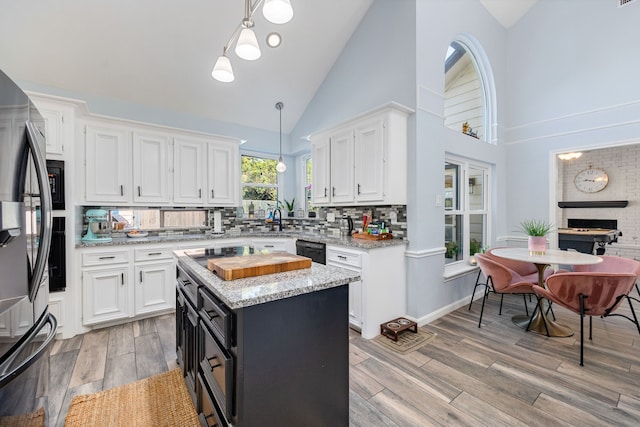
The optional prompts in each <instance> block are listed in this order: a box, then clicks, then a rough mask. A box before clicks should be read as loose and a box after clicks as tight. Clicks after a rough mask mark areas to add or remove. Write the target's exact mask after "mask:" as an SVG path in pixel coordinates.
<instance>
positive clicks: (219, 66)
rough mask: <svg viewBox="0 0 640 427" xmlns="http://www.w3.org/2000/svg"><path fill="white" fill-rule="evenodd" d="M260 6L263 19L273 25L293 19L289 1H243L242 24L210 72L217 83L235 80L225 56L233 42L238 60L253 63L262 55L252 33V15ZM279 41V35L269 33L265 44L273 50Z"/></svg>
mask: <svg viewBox="0 0 640 427" xmlns="http://www.w3.org/2000/svg"><path fill="white" fill-rule="evenodd" d="M263 4H264V5H263ZM261 5H263V7H262V14H263V15H264V17H265V18H266V19H267V20H268V21H269V22H272V23H274V24H285V23H287V22H289V21H290V20H291V18H292V17H293V8H292V7H291V0H255V2H254V3H253V5H252V4H251V0H245V2H244V17H243V19H242V22H240V25H238V26H237V27H236V29H235V30H234V31H233V33H232V34H231V37H230V38H229V41H228V42H227V44H226V45H225V46H224V48H223V49H222V55H220V56H219V57H218V59H217V60H216V64H215V65H214V67H213V70H212V71H211V76H212V77H213V78H214V79H216V80H218V81H219V82H223V83H229V82H232V81H234V80H235V75H234V73H233V68H232V66H231V61H230V60H229V57H228V56H227V52H228V51H229V49H230V48H231V46H232V45H233V43H234V42H235V41H237V43H236V48H235V52H236V55H238V56H239V57H240V58H242V59H245V60H247V61H254V60H256V59H258V58H260V56H261V55H262V52H261V51H260V45H259V44H258V39H257V38H256V34H255V32H254V31H253V26H254V22H253V14H254V13H255V12H256V11H257V10H258V8H259V7H260V6H261ZM281 39H282V38H281V36H280V34H278V33H270V34H269V35H268V36H267V40H268V41H267V43H268V45H269V46H270V47H272V48H275V47H278V46H279V45H280V41H281Z"/></svg>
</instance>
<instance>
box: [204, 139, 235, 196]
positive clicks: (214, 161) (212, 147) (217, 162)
mask: <svg viewBox="0 0 640 427" xmlns="http://www.w3.org/2000/svg"><path fill="white" fill-rule="evenodd" d="M208 152H209V156H208V157H209V162H208V177H209V185H208V187H209V189H208V193H207V200H208V202H209V203H210V204H214V205H216V206H221V205H222V206H224V205H228V206H235V205H237V204H238V199H239V196H240V185H239V184H240V174H239V170H240V161H239V150H238V146H237V145H235V144H225V143H219V142H216V143H210V144H209V147H208Z"/></svg>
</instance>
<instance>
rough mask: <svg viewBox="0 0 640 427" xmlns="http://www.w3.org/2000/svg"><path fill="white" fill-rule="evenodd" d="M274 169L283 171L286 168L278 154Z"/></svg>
mask: <svg viewBox="0 0 640 427" xmlns="http://www.w3.org/2000/svg"><path fill="white" fill-rule="evenodd" d="M276 170H277V171H278V172H280V173H283V172H284V171H286V170H287V165H285V164H284V162H283V161H282V156H280V158H279V159H278V164H277V165H276Z"/></svg>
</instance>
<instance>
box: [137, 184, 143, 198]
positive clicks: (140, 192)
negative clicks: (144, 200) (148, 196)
mask: <svg viewBox="0 0 640 427" xmlns="http://www.w3.org/2000/svg"><path fill="white" fill-rule="evenodd" d="M140 196H142V190H141V189H140V186H139V185H138V197H140Z"/></svg>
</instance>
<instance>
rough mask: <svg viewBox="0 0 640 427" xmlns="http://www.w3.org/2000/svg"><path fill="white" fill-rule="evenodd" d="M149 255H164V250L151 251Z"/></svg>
mask: <svg viewBox="0 0 640 427" xmlns="http://www.w3.org/2000/svg"><path fill="white" fill-rule="evenodd" d="M147 255H149V256H155V255H162V252H149V253H148V254H147Z"/></svg>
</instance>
